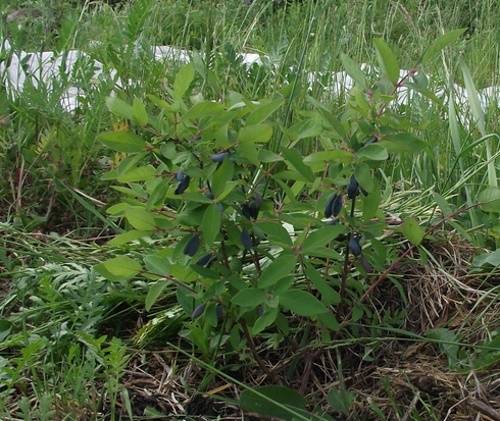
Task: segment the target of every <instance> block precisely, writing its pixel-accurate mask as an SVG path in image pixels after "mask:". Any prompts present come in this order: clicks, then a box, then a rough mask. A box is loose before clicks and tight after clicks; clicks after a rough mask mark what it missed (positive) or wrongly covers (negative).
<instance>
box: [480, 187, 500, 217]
mask: <svg viewBox="0 0 500 421" xmlns="http://www.w3.org/2000/svg"><path fill="white" fill-rule="evenodd" d="M478 201H479V203H480V206H481V209H482V210H484V211H485V212H494V213H500V188H498V187H486V188H485V189H484V190H483V191H482V192H481V193H480V194H479V198H478Z"/></svg>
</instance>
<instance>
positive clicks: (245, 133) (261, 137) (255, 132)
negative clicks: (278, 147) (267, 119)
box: [238, 124, 273, 143]
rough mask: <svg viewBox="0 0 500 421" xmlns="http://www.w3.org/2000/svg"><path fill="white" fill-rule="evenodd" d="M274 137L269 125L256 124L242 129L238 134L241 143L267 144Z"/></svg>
mask: <svg viewBox="0 0 500 421" xmlns="http://www.w3.org/2000/svg"><path fill="white" fill-rule="evenodd" d="M272 135H273V128H272V127H271V126H270V125H269V124H254V125H250V126H245V127H242V128H241V129H240V131H239V133H238V139H239V141H240V142H242V143H245V142H253V143H266V142H268V141H269V139H271V136H272Z"/></svg>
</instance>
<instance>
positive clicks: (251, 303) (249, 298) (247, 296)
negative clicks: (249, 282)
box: [231, 288, 266, 308]
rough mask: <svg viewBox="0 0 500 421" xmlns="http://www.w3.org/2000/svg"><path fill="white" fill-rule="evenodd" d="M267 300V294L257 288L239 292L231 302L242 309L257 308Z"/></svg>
mask: <svg viewBox="0 0 500 421" xmlns="http://www.w3.org/2000/svg"><path fill="white" fill-rule="evenodd" d="M265 300H266V293H265V292H264V291H263V290H261V289H257V288H247V289H242V290H241V291H238V292H237V293H236V295H235V296H234V297H233V298H232V300H231V302H232V303H233V304H236V305H237V306H240V307H249V308H255V307H257V306H258V305H259V304H262V303H263V302H264V301H265Z"/></svg>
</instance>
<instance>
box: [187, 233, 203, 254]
mask: <svg viewBox="0 0 500 421" xmlns="http://www.w3.org/2000/svg"><path fill="white" fill-rule="evenodd" d="M199 248H200V236H199V235H198V234H195V235H193V236H192V237H191V238H190V239H189V241H188V242H187V244H186V246H185V247H184V254H185V255H187V256H191V257H193V256H194V255H195V254H196V252H197V251H198V249H199Z"/></svg>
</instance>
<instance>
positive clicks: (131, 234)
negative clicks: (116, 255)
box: [106, 230, 151, 247]
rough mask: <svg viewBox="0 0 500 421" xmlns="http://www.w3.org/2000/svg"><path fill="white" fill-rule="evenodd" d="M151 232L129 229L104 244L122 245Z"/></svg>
mask: <svg viewBox="0 0 500 421" xmlns="http://www.w3.org/2000/svg"><path fill="white" fill-rule="evenodd" d="M150 234H151V231H137V230H131V231H127V232H124V233H122V234H118V235H117V236H116V237H115V238H113V239H111V240H109V241H108V242H107V243H106V244H107V245H108V246H112V247H119V246H123V245H124V244H127V243H130V242H131V241H135V240H139V239H140V238H143V237H146V236H148V235H150Z"/></svg>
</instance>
